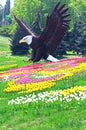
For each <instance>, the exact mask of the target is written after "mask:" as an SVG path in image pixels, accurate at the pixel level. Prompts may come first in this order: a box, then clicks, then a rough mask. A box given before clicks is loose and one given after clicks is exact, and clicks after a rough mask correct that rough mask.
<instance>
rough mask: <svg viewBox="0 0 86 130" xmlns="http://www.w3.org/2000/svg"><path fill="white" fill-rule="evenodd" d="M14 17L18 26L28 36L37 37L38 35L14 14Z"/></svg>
mask: <svg viewBox="0 0 86 130" xmlns="http://www.w3.org/2000/svg"><path fill="white" fill-rule="evenodd" d="M13 17H14V19H15V21H16V22H17V23H18V25H19V26H20V27H21V28H22V29H23V30H24V31H25V32H26V33H27V35H32V36H33V37H36V35H35V34H34V33H33V32H32V31H31V30H30V29H29V28H28V27H27V26H26V25H25V24H24V23H23V22H22V21H21V20H20V19H19V18H17V17H16V16H15V15H14V14H13Z"/></svg>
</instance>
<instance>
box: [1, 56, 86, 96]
mask: <svg viewBox="0 0 86 130" xmlns="http://www.w3.org/2000/svg"><path fill="white" fill-rule="evenodd" d="M80 59H81V61H80ZM83 61H84V62H83ZM85 61H86V58H84V59H83V58H73V59H70V60H69V59H66V60H65V61H63V60H61V61H60V62H57V63H48V64H45V65H43V64H33V65H30V66H25V67H21V68H18V69H13V70H10V71H7V72H6V73H5V74H3V75H2V76H4V77H5V76H7V80H11V79H13V80H11V81H9V82H8V87H7V88H6V89H4V92H18V94H20V93H31V92H34V91H38V90H43V89H45V88H51V87H53V86H54V85H55V84H56V82H55V81H57V80H62V79H65V78H69V77H71V76H73V75H74V74H76V73H79V72H81V71H86V62H85ZM49 69H50V70H49ZM5 78H6V77H5Z"/></svg>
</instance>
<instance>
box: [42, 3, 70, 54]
mask: <svg viewBox="0 0 86 130" xmlns="http://www.w3.org/2000/svg"><path fill="white" fill-rule="evenodd" d="M67 12H68V8H65V4H60V2H59V3H58V4H57V5H56V6H55V8H54V10H53V12H52V14H51V15H50V16H48V17H47V21H46V25H45V28H44V30H43V32H42V33H41V35H40V37H39V39H40V40H42V42H44V44H45V45H46V47H47V49H48V52H49V53H50V54H52V53H53V52H54V51H55V50H56V48H57V46H58V45H59V43H60V42H61V40H62V39H63V37H64V35H65V33H66V31H67V30H68V27H69V25H68V24H69V21H70V20H69V19H68V17H69V14H68V13H67Z"/></svg>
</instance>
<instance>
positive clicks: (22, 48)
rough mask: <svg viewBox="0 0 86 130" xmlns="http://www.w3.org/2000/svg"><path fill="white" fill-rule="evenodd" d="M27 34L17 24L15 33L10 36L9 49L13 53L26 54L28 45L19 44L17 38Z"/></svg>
mask: <svg viewBox="0 0 86 130" xmlns="http://www.w3.org/2000/svg"><path fill="white" fill-rule="evenodd" d="M26 35H27V34H26V33H25V32H24V31H23V30H22V29H21V28H20V27H19V26H18V27H17V28H16V31H15V34H14V35H13V36H12V37H11V39H12V40H11V45H10V49H11V52H12V54H13V55H24V54H28V49H29V46H28V45H27V44H19V40H20V39H21V38H22V37H24V36H26Z"/></svg>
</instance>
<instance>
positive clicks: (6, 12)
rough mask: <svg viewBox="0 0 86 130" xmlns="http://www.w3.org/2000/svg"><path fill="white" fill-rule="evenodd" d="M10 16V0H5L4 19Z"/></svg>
mask: <svg viewBox="0 0 86 130" xmlns="http://www.w3.org/2000/svg"><path fill="white" fill-rule="evenodd" d="M9 14H10V0H7V2H6V4H5V8H4V17H5V16H6V15H9Z"/></svg>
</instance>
